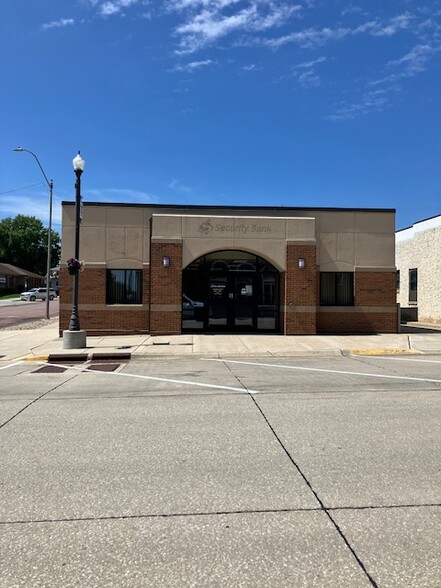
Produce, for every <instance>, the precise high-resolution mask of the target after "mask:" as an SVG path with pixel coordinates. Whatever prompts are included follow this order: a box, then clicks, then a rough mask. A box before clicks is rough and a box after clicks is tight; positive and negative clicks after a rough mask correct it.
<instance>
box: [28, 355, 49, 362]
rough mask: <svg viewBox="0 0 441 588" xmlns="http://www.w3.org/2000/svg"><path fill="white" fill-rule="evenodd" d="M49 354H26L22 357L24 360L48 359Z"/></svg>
mask: <svg viewBox="0 0 441 588" xmlns="http://www.w3.org/2000/svg"><path fill="white" fill-rule="evenodd" d="M47 359H49V355H26V356H25V357H23V358H22V360H23V361H46V360H47Z"/></svg>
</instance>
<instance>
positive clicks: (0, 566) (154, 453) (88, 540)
mask: <svg viewBox="0 0 441 588" xmlns="http://www.w3.org/2000/svg"><path fill="white" fill-rule="evenodd" d="M42 369H43V371H40V370H42ZM110 369H113V370H114V371H107V370H110ZM440 392H441V357H440V356H439V355H435V354H434V355H429V354H428V355H413V356H406V357H402V356H398V357H395V356H389V357H357V356H349V357H344V356H340V357H338V356H335V357H303V358H299V357H297V358H294V357H267V358H248V359H247V358H245V357H238V358H237V359H236V358H233V357H231V358H228V359H220V358H188V357H183V358H178V357H176V358H173V359H170V358H153V357H151V358H150V359H149V360H148V361H147V360H138V361H134V360H132V361H130V362H128V363H119V364H118V365H115V364H113V365H110V366H109V363H104V362H102V363H101V364H100V363H99V362H95V363H90V362H88V363H85V364H75V365H72V364H70V365H61V366H59V365H54V366H53V367H51V366H48V365H47V364H45V363H44V362H38V361H35V362H20V361H18V362H15V363H13V364H9V365H4V366H3V367H2V368H1V370H0V399H1V400H0V422H1V423H2V424H1V425H0V440H1V445H2V450H1V455H2V468H1V472H2V473H1V477H2V483H1V485H0V521H1V528H2V533H1V539H0V544H1V547H0V549H1V553H2V558H1V560H0V586H1V587H4V588H6V587H7V588H11V587H12V586H27V587H28V586H37V585H38V586H44V587H46V586H47V587H49V586H51V587H53V586H57V587H58V586H62V587H63V588H65V587H70V586H77V585H80V584H81V585H83V586H88V587H95V586H96V587H109V586H115V587H123V586H124V587H141V586H148V587H150V586H155V587H157V586H158V587H170V586H176V587H183V586H204V587H205V586H217V587H220V586H222V587H224V586H225V587H231V586H234V587H236V586H247V587H253V588H255V587H263V586H271V587H285V586H286V587H288V586H289V587H295V588H297V587H308V588H309V587H312V586H313V587H319V588H323V587H328V586H329V587H331V586H332V587H336V586H338V587H339V588H344V587H348V588H358V587H360V588H362V587H365V586H366V587H369V586H378V587H381V588H386V587H387V588H389V587H396V588H402V587H403V586H406V588H411V587H415V588H426V587H431V588H435V587H439V586H440V585H441V558H440V554H441V534H440V523H441V470H440V467H439V456H440V452H441V435H440V428H439V422H440V418H441V407H440V402H439V399H440Z"/></svg>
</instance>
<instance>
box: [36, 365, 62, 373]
mask: <svg viewBox="0 0 441 588" xmlns="http://www.w3.org/2000/svg"><path fill="white" fill-rule="evenodd" d="M66 370H67V368H65V367H61V366H59V365H43V366H41V367H39V368H38V369H37V370H34V371H33V372H32V373H33V374H60V373H62V372H65V371H66Z"/></svg>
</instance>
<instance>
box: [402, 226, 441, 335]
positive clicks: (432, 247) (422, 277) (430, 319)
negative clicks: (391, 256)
mask: <svg viewBox="0 0 441 588" xmlns="http://www.w3.org/2000/svg"><path fill="white" fill-rule="evenodd" d="M395 239H396V264H397V301H398V303H399V304H400V306H401V317H402V320H403V321H404V322H407V321H409V320H418V321H420V322H425V323H437V324H441V215H438V216H434V217H432V218H428V219H424V220H421V221H418V222H416V223H415V224H414V225H412V226H411V227H407V228H405V229H402V230H400V231H397V233H396V236H395Z"/></svg>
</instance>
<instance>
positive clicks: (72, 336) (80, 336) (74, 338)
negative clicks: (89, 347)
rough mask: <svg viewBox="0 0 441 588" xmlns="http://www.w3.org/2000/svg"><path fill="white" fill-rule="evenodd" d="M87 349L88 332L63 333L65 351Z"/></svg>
mask: <svg viewBox="0 0 441 588" xmlns="http://www.w3.org/2000/svg"><path fill="white" fill-rule="evenodd" d="M84 348H86V331H63V349H84Z"/></svg>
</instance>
